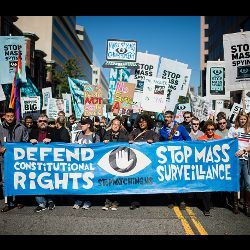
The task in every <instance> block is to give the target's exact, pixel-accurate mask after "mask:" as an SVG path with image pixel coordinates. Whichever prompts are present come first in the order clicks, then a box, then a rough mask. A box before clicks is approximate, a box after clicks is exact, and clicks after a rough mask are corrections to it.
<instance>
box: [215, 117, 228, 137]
mask: <svg viewBox="0 0 250 250" xmlns="http://www.w3.org/2000/svg"><path fill="white" fill-rule="evenodd" d="M217 125H218V126H217V129H216V130H215V133H216V134H217V135H220V136H221V137H222V138H228V132H229V130H228V129H227V120H226V118H225V117H220V118H218V123H217Z"/></svg>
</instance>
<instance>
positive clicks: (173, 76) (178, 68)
mask: <svg viewBox="0 0 250 250" xmlns="http://www.w3.org/2000/svg"><path fill="white" fill-rule="evenodd" d="M187 67H188V65H187V64H184V63H181V62H177V61H173V60H170V59H167V58H163V57H162V58H161V63H160V67H159V71H158V77H159V78H162V79H165V80H167V81H168V89H167V98H166V106H167V109H168V110H174V108H175V105H176V104H177V103H178V98H179V96H180V90H181V86H182V83H183V82H184V79H185V76H186V75H187Z"/></svg>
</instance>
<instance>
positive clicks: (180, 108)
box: [174, 103, 191, 123]
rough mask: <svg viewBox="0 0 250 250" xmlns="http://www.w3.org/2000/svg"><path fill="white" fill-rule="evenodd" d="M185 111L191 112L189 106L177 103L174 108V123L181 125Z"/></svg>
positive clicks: (188, 104)
mask: <svg viewBox="0 0 250 250" xmlns="http://www.w3.org/2000/svg"><path fill="white" fill-rule="evenodd" d="M186 111H191V105H190V103H178V104H176V107H175V118H174V119H175V121H177V122H179V123H181V122H183V120H184V119H183V114H184V113H185V112H186Z"/></svg>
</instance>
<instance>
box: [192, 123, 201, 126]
mask: <svg viewBox="0 0 250 250" xmlns="http://www.w3.org/2000/svg"><path fill="white" fill-rule="evenodd" d="M192 125H194V126H197V125H200V123H192Z"/></svg>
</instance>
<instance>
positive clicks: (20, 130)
mask: <svg viewBox="0 0 250 250" xmlns="http://www.w3.org/2000/svg"><path fill="white" fill-rule="evenodd" d="M28 140H29V134H28V130H27V129H26V128H25V126H24V125H22V124H21V123H19V122H17V121H16V117H15V112H14V110H13V109H9V110H7V111H6V113H5V121H4V122H3V124H2V125H0V141H1V144H3V142H27V141H28ZM4 152H5V148H3V147H2V148H1V156H0V157H1V159H0V161H1V166H3V164H2V163H3V158H4V157H3V156H2V154H4ZM1 170H3V167H2V168H1ZM2 177H3V182H4V174H3V171H2ZM16 206H17V207H18V208H19V209H21V208H23V206H24V205H23V204H22V203H20V198H19V197H18V199H16V200H14V199H12V197H8V198H7V200H5V205H4V207H3V208H2V209H1V212H8V211H9V210H10V209H12V208H14V207H16Z"/></svg>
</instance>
